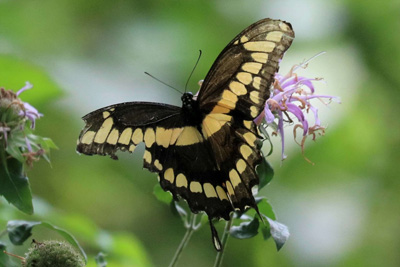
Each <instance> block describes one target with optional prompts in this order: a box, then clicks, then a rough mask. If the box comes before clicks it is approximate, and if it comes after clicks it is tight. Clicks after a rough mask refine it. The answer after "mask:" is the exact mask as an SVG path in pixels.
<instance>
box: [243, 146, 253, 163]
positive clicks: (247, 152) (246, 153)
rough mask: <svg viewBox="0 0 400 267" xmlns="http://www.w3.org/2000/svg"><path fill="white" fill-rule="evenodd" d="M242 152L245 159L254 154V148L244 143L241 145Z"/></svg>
mask: <svg viewBox="0 0 400 267" xmlns="http://www.w3.org/2000/svg"><path fill="white" fill-rule="evenodd" d="M240 153H241V154H242V156H243V158H244V159H246V160H247V159H248V158H249V157H250V155H251V154H253V150H252V149H251V148H250V147H249V146H248V145H242V146H241V147H240Z"/></svg>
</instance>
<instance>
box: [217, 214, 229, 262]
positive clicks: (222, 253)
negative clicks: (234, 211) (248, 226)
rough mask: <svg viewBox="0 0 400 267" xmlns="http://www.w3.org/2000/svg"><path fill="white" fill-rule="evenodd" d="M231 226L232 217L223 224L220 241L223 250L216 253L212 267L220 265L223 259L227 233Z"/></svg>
mask: <svg viewBox="0 0 400 267" xmlns="http://www.w3.org/2000/svg"><path fill="white" fill-rule="evenodd" d="M232 224H233V215H232V216H231V219H230V220H229V221H227V222H226V224H225V229H224V233H223V235H222V240H221V244H222V248H223V249H222V251H219V252H218V253H217V258H216V259H215V263H214V267H219V266H221V264H222V258H223V257H224V252H225V249H226V244H227V242H228V237H229V232H230V230H231V227H232Z"/></svg>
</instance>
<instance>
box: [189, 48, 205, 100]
mask: <svg viewBox="0 0 400 267" xmlns="http://www.w3.org/2000/svg"><path fill="white" fill-rule="evenodd" d="M201 54H202V52H201V50H199V57H198V58H197V61H196V64H194V67H193V69H192V72H191V73H190V75H189V78H188V79H187V81H186V84H185V93H186V89H187V86H188V84H189V81H190V78H191V77H192V75H193V72H194V70H195V69H196V67H197V64H198V63H199V61H200V58H201Z"/></svg>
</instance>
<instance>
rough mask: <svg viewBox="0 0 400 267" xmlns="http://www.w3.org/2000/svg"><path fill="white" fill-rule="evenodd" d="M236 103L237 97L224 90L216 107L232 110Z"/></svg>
mask: <svg viewBox="0 0 400 267" xmlns="http://www.w3.org/2000/svg"><path fill="white" fill-rule="evenodd" d="M237 101H238V97H237V95H235V94H234V93H232V92H231V91H230V90H224V92H223V93H222V99H221V100H220V101H218V105H220V106H223V107H226V108H229V109H234V108H235V107H236V102H237Z"/></svg>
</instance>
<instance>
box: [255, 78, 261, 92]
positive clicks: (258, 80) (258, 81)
mask: <svg viewBox="0 0 400 267" xmlns="http://www.w3.org/2000/svg"><path fill="white" fill-rule="evenodd" d="M253 86H254V88H256V89H258V90H260V86H261V77H258V76H257V77H254V80H253Z"/></svg>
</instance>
